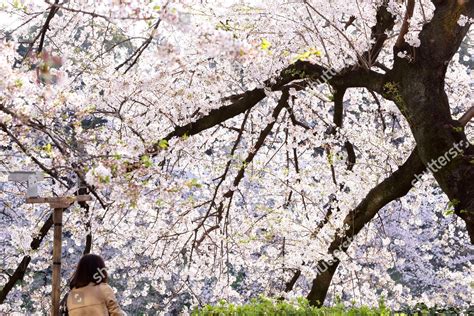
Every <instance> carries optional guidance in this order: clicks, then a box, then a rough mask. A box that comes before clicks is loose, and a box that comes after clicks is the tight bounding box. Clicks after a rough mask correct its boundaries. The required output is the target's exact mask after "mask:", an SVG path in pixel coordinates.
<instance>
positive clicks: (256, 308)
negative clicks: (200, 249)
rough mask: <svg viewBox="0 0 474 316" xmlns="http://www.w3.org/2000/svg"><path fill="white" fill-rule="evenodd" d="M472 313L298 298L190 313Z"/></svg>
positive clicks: (199, 315)
mask: <svg viewBox="0 0 474 316" xmlns="http://www.w3.org/2000/svg"><path fill="white" fill-rule="evenodd" d="M471 312H474V310H472V309H470V310H468V311H460V310H458V309H456V308H449V309H437V308H428V307H426V306H425V305H423V304H420V305H417V306H415V307H414V308H412V309H410V310H408V309H407V310H401V311H392V310H390V309H389V308H387V307H386V306H385V304H384V301H383V299H382V300H380V302H379V306H378V307H367V306H361V307H355V306H352V307H347V306H344V304H342V302H340V301H338V302H337V303H336V304H335V306H332V307H320V308H316V307H312V306H310V305H309V303H308V301H307V300H306V299H305V298H298V299H295V300H292V301H284V300H277V299H271V298H266V297H259V298H257V299H252V300H251V301H250V302H249V303H247V304H245V305H234V304H231V303H228V302H226V301H225V300H222V301H220V302H219V303H218V304H217V305H213V306H211V305H206V306H204V307H203V308H199V309H195V310H193V312H192V315H194V316H227V315H229V316H240V315H242V316H244V315H251V316H264V315H282V316H283V315H285V316H286V315H294V316H303V315H305V316H306V315H311V316H312V315H317V316H325V315H331V316H332V315H335V316H338V315H341V316H342V315H353V316H364V315H383V316H385V315H387V316H388V315H397V316H406V315H423V316H424V315H429V316H431V315H460V314H463V315H471V314H470V313H471Z"/></svg>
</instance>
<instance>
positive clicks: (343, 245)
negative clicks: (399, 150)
mask: <svg viewBox="0 0 474 316" xmlns="http://www.w3.org/2000/svg"><path fill="white" fill-rule="evenodd" d="M423 170H425V166H424V165H423V163H422V162H421V160H420V158H419V157H418V154H417V150H416V149H415V150H414V151H413V152H412V154H411V155H410V157H409V158H408V159H407V161H406V162H405V163H404V164H403V165H402V166H401V167H400V168H399V169H398V170H397V171H395V172H394V173H393V174H392V175H390V176H389V177H388V178H386V179H385V180H384V181H382V182H381V183H380V184H378V185H377V186H376V187H375V188H373V189H372V190H371V191H370V192H369V193H368V194H367V196H366V197H365V199H363V200H362V202H360V204H359V205H358V206H357V207H356V208H355V209H354V210H352V211H351V212H349V214H348V215H347V216H346V218H345V219H344V225H347V226H348V227H349V228H348V230H347V231H346V232H345V234H344V237H340V236H336V237H335V238H334V240H333V242H332V243H331V245H330V246H329V249H328V252H329V253H330V254H334V253H335V251H336V250H339V251H346V250H347V249H348V247H349V245H350V244H351V241H352V240H353V238H354V236H355V235H357V234H358V233H359V232H360V230H361V229H362V228H363V227H364V226H365V225H366V224H367V223H368V222H369V221H370V220H371V219H372V218H374V216H375V215H376V214H377V212H378V211H379V210H380V209H381V208H383V207H384V206H385V205H387V204H388V203H390V202H391V201H393V200H395V199H398V198H400V197H402V196H404V195H405V194H407V192H408V191H409V190H410V189H411V188H412V186H413V185H412V182H413V181H414V179H415V175H416V174H419V173H421V172H423ZM338 265H339V260H337V259H336V258H335V260H334V261H333V263H332V264H330V263H329V262H325V261H324V260H320V261H319V262H318V266H319V267H322V268H323V269H321V270H324V268H327V270H326V271H324V272H321V273H319V274H318V275H317V276H316V278H315V279H314V280H313V286H312V288H311V291H310V292H309V294H308V297H307V298H308V300H309V302H310V304H311V305H315V306H321V305H322V304H323V303H324V299H325V298H326V294H327V291H328V288H329V285H330V284H331V280H332V278H333V276H334V273H335V272H336V269H337V266H338Z"/></svg>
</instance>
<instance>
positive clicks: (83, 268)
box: [69, 254, 107, 289]
mask: <svg viewBox="0 0 474 316" xmlns="http://www.w3.org/2000/svg"><path fill="white" fill-rule="evenodd" d="M91 282H92V283H95V284H96V285H97V284H100V283H107V271H106V269H105V263H104V259H102V258H101V257H100V256H98V255H93V254H87V255H84V256H82V258H81V260H79V263H78V264H77V268H76V271H75V272H74V274H73V276H72V279H71V282H69V287H70V288H71V289H72V288H76V289H77V288H80V287H84V286H86V285H88V284H89V283H91Z"/></svg>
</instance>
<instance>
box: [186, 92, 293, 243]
mask: <svg viewBox="0 0 474 316" xmlns="http://www.w3.org/2000/svg"><path fill="white" fill-rule="evenodd" d="M288 98H289V92H288V90H287V89H284V90H283V91H282V96H281V98H280V101H279V102H278V104H277V106H276V107H275V109H274V110H273V113H272V116H271V122H269V123H268V124H267V126H265V128H264V129H263V130H262V131H261V132H260V135H259V137H258V139H257V142H256V143H255V145H254V146H253V147H252V148H251V149H250V150H249V152H248V155H247V157H246V158H245V160H244V161H243V163H242V166H241V167H240V169H239V171H238V172H237V175H236V176H235V178H234V181H233V182H232V188H230V189H229V190H228V191H227V192H226V193H224V194H223V197H224V198H227V199H229V205H228V206H230V200H232V198H233V195H234V192H235V190H236V189H237V187H238V186H239V184H240V181H241V180H242V179H243V177H244V174H245V170H246V168H247V166H248V165H249V164H250V163H251V162H252V161H253V158H254V157H255V156H256V154H257V152H258V151H259V149H260V148H261V147H262V146H263V144H264V142H265V139H266V138H267V136H268V135H269V134H270V132H271V130H272V129H273V126H274V125H275V123H276V120H277V118H278V116H279V114H280V112H281V110H282V109H283V108H285V107H287V106H288ZM223 210H224V202H223V201H222V202H221V203H220V205H219V208H218V210H217V213H216V216H217V219H218V220H217V223H216V225H214V226H212V227H211V228H210V229H208V230H205V232H204V233H203V235H202V236H201V237H200V238H199V239H195V241H194V242H193V248H196V249H197V248H199V245H200V244H201V243H202V242H203V240H204V239H205V238H206V236H208V235H209V233H210V232H212V231H214V230H216V229H218V228H219V227H220V222H221V220H222V218H223ZM227 210H229V207H228V208H227ZM206 219H207V218H204V219H203V220H202V221H201V223H200V224H199V225H198V226H197V227H196V228H195V231H196V232H197V231H198V230H199V229H200V228H201V227H203V226H204V223H205V221H206Z"/></svg>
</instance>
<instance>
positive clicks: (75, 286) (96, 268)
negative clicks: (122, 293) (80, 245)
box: [67, 254, 125, 316]
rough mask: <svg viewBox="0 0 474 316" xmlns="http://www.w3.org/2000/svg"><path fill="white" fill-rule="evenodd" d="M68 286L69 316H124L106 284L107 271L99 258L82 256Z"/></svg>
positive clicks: (89, 255)
mask: <svg viewBox="0 0 474 316" xmlns="http://www.w3.org/2000/svg"><path fill="white" fill-rule="evenodd" d="M69 286H70V288H71V291H70V292H69V294H68V297H67V309H68V313H69V315H70V316H86V315H87V316H102V315H104V316H106V315H111V316H119V315H120V316H122V315H125V313H124V312H123V311H122V310H121V309H120V307H119V305H118V303H117V299H116V298H115V295H114V292H113V290H112V288H111V287H110V286H109V285H108V284H107V271H106V269H105V263H104V260H103V259H102V258H101V257H100V256H98V255H93V254H88V255H84V256H83V257H82V258H81V260H79V264H78V265H77V268H76V271H75V272H74V275H73V277H72V280H71V282H70V284H69Z"/></svg>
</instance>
